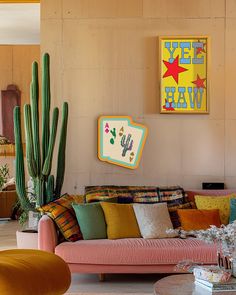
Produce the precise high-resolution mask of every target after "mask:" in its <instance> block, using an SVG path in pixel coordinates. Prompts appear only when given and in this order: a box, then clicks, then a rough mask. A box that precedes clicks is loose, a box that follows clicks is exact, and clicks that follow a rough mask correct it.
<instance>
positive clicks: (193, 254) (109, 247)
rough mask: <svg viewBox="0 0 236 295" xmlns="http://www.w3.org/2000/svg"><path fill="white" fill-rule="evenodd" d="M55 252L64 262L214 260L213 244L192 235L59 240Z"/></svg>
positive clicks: (172, 262) (127, 263)
mask: <svg viewBox="0 0 236 295" xmlns="http://www.w3.org/2000/svg"><path fill="white" fill-rule="evenodd" d="M55 253H56V254H57V255H59V256H60V257H62V258H63V259H64V260H65V261H66V262H67V263H81V264H99V265H101V264H103V265H158V264H165V265H168V264H172V265H175V264H177V263H178V262H179V261H182V260H187V259H190V260H193V261H195V262H198V263H204V264H212V263H214V264H215V263H216V261H217V256H216V253H217V249H216V246H214V245H212V244H206V243H204V242H203V241H200V240H197V239H194V238H190V239H179V238H174V239H173V238H172V239H142V238H136V239H118V240H108V239H103V240H80V241H77V242H75V243H71V242H64V243H61V244H59V245H58V246H56V249H55Z"/></svg>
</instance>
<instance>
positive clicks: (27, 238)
mask: <svg viewBox="0 0 236 295" xmlns="http://www.w3.org/2000/svg"><path fill="white" fill-rule="evenodd" d="M16 243H17V248H19V249H38V233H37V232H35V231H32V230H26V231H17V232H16Z"/></svg>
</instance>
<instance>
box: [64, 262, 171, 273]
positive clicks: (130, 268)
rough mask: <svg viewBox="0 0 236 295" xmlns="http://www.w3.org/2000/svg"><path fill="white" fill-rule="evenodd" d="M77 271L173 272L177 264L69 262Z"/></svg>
mask: <svg viewBox="0 0 236 295" xmlns="http://www.w3.org/2000/svg"><path fill="white" fill-rule="evenodd" d="M68 266H69V268H70V270H71V272H77V273H172V272H176V270H175V265H103V264H97V265H94V264H68Z"/></svg>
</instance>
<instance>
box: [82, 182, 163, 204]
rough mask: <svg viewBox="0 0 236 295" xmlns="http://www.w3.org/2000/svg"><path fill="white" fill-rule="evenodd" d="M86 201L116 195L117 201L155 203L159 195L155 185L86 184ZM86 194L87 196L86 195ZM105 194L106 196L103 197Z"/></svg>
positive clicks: (123, 202) (122, 202)
mask: <svg viewBox="0 0 236 295" xmlns="http://www.w3.org/2000/svg"><path fill="white" fill-rule="evenodd" d="M85 195H86V202H91V201H90V200H96V201H98V200H101V201H102V200H105V199H107V198H108V197H110V198H113V197H117V199H118V203H121V204H130V203H133V202H134V203H157V202H159V196H158V193H157V188H156V187H153V186H151V187H149V186H116V185H110V186H109V185H103V186H86V187H85ZM87 196H88V197H87ZM105 196H106V198H105Z"/></svg>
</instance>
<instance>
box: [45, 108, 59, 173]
mask: <svg viewBox="0 0 236 295" xmlns="http://www.w3.org/2000/svg"><path fill="white" fill-rule="evenodd" d="M58 116H59V110H58V108H54V110H53V116H52V128H51V135H50V141H49V146H48V153H47V157H46V160H45V162H44V165H43V171H42V173H43V175H44V176H46V177H47V176H48V175H49V174H50V172H51V168H52V156H53V150H54V146H55V140H56V134H57V124H58Z"/></svg>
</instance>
